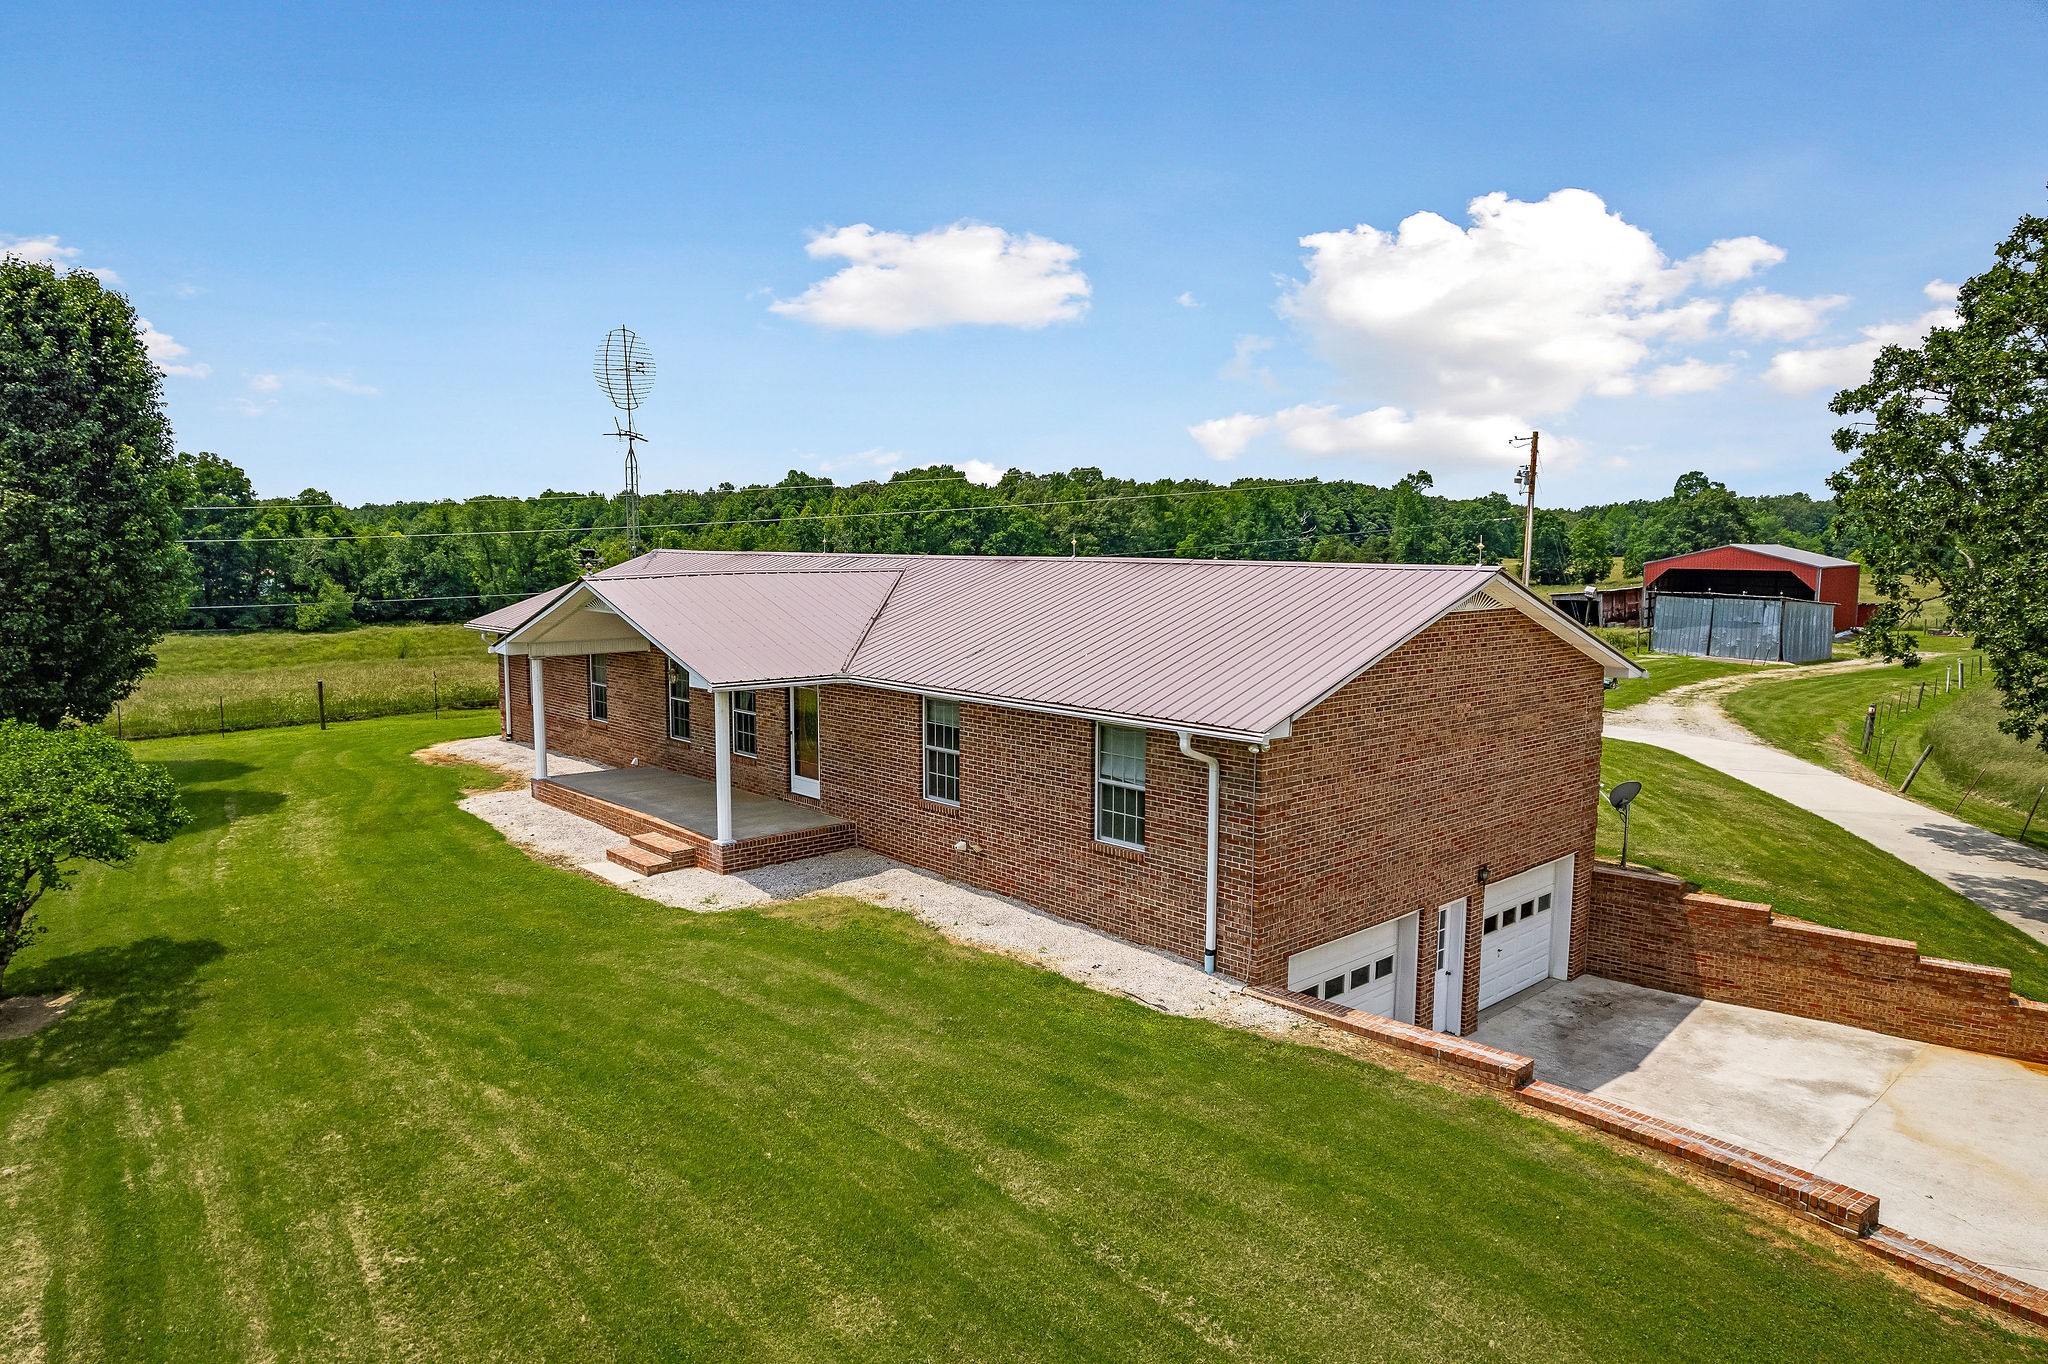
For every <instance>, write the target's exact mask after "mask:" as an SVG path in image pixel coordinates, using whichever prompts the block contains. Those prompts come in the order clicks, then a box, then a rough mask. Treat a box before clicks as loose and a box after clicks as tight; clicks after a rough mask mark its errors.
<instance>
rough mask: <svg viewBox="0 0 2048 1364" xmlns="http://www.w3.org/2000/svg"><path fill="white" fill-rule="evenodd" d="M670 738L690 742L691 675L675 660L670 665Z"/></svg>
mask: <svg viewBox="0 0 2048 1364" xmlns="http://www.w3.org/2000/svg"><path fill="white" fill-rule="evenodd" d="M668 737H669V738H671V739H679V740H681V741H682V742H683V743H688V742H690V673H689V670H688V669H687V668H681V667H678V666H676V664H675V663H674V661H673V660H671V661H670V663H669V665H668Z"/></svg>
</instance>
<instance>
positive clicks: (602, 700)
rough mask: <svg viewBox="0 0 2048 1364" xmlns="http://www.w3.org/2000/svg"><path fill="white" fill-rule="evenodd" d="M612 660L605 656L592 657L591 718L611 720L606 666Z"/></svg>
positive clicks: (594, 655)
mask: <svg viewBox="0 0 2048 1364" xmlns="http://www.w3.org/2000/svg"><path fill="white" fill-rule="evenodd" d="M610 661H611V660H610V659H608V658H607V657H605V655H603V654H592V655H591V656H590V718H591V719H593V720H608V719H610V718H611V698H610V696H609V694H608V690H609V689H608V688H607V687H606V686H605V680H604V679H605V673H606V671H607V668H606V666H605V665H606V664H608V663H609V662H610Z"/></svg>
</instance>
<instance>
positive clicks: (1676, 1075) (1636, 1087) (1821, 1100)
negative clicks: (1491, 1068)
mask: <svg viewBox="0 0 2048 1364" xmlns="http://www.w3.org/2000/svg"><path fill="white" fill-rule="evenodd" d="M1474 1037H1475V1038H1476V1039H1477V1040H1479V1041H1481V1042H1486V1043H1490V1044H1492V1045H1493V1046H1497V1047H1505V1048H1507V1049H1508V1050H1510V1051H1515V1052H1519V1053H1521V1054H1522V1055H1524V1056H1528V1057H1533V1058H1534V1059H1535V1061H1536V1073H1537V1075H1538V1076H1540V1077H1541V1078H1543V1079H1546V1080H1555V1081H1557V1082H1559V1083H1561V1084H1568V1085H1572V1086H1575V1087H1577V1088H1579V1089H1583V1090H1586V1091H1588V1092H1590V1093H1594V1094H1598V1095H1600V1096H1601V1097H1602V1098H1606V1099H1612V1100H1614V1101H1615V1102H1616V1103H1620V1104H1625V1105H1627V1106H1628V1107H1630V1108H1634V1109H1637V1110H1638V1111H1640V1112H1644V1113H1649V1114H1652V1115H1654V1116H1657V1117H1661V1118H1668V1119H1670V1120H1671V1121H1673V1122H1678V1123H1683V1124H1684V1125H1686V1126H1687V1127H1692V1128H1696V1129H1698V1130H1699V1131H1702V1132H1707V1133H1711V1134H1712V1135H1714V1136H1718V1137H1725V1138H1727V1139H1729V1140H1731V1141H1736V1142H1740V1143H1741V1144H1742V1145H1744V1146H1747V1147H1749V1148H1751V1149H1752V1150H1755V1151H1760V1152H1762V1153H1763V1154H1765V1155H1768V1156H1775V1157H1777V1158H1778V1159H1780V1160H1785V1161H1790V1162H1791V1163H1792V1164H1794V1165H1797V1166H1800V1167H1801V1168H1803V1169H1807V1170H1812V1171H1814V1172H1815V1173H1818V1174H1823V1175H1826V1176H1827V1177H1828V1178H1830V1179H1833V1180H1837V1181H1839V1182H1841V1183H1843V1184H1848V1185H1852V1186H1854V1187H1856V1188H1859V1189H1865V1190H1868V1191H1869V1192H1871V1193H1874V1194H1876V1195H1877V1196H1878V1198H1879V1200H1880V1203H1881V1208H1880V1213H1881V1215H1882V1217H1883V1219H1884V1222H1885V1224H1886V1225H1887V1226H1891V1227H1895V1228H1897V1229H1898V1230H1900V1231H1902V1232H1905V1233H1906V1234H1907V1235H1909V1236H1917V1237H1919V1238H1921V1239H1922V1240H1926V1241H1932V1242H1934V1243H1935V1244H1937V1245H1941V1246H1946V1247H1948V1248H1949V1249H1951V1250H1954V1251H1957V1252H1959V1253H1960V1254H1963V1255H1967V1256H1969V1257H1970V1258H1971V1259H1974V1260H1977V1261H1979V1262H1981V1263H1983V1264H1987V1265H1990V1266H1991V1267H1992V1268H1994V1269H1998V1270H2001V1271H2003V1272H2004V1273H2007V1274H2010V1275H2012V1276H2013V1277H2014V1278H2018V1279H2025V1280H2027V1281H2028V1282H2029V1283H2036V1284H2040V1285H2042V1286H2044V1287H2048V1123H2044V1122H2043V1121H2042V1115H2043V1114H2048V1067H2040V1066H2029V1065H2025V1064H2023V1063H2021V1062H2018V1061H2007V1060H2002V1059H2000V1058H1997V1057H1990V1056H1980V1055H1978V1054H1977V1053H1975V1052H1967V1051H1956V1050H1954V1049H1952V1048H1949V1047H1937V1046H1931V1045H1929V1044H1927V1043H1922V1042H1909V1041H1906V1040H1904V1039H1902V1038H1897V1037H1888V1036H1886V1035H1884V1034H1883V1033H1874V1032H1865V1031H1864V1030H1862V1029H1860V1028H1847V1027H1843V1026H1842V1025H1840V1024H1837V1023H1821V1022H1816V1021H1814V1020H1812V1019H1805V1018H1794V1017H1792V1016H1791V1015H1789V1014H1780V1013H1771V1012H1769V1011H1767V1010H1763V1009H1746V1008H1742V1007H1740V1006H1738V1005H1733V1004H1716V1003H1713V1002H1710V1001H1708V1000H1701V999H1694V998H1692V997H1690V996H1687V995H1673V994H1666V993H1664V992H1663V991H1660V990H1645V989H1642V988H1640V987H1639V986H1634V985H1624V984H1621V983H1620V982H1618V981H1611V980H1606V979H1603V978H1601V977H1599V976H1581V977H1579V978H1578V979H1577V980H1571V981H1552V982H1549V983H1548V984H1547V985H1542V986H1537V987H1536V988H1534V989H1531V990H1527V991H1524V992H1523V993H1522V994H1520V995H1517V996H1515V997H1514V998H1512V999H1509V1000H1507V1001H1504V1002H1503V1003H1501V1004H1498V1005H1496V1006H1494V1007H1493V1008H1491V1009H1489V1010H1487V1011H1486V1012H1485V1013H1482V1014H1481V1015H1480V1016H1479V1029H1478V1031H1477V1032H1476V1033H1475V1034H1474Z"/></svg>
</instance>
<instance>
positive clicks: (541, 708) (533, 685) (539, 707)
mask: <svg viewBox="0 0 2048 1364" xmlns="http://www.w3.org/2000/svg"><path fill="white" fill-rule="evenodd" d="M526 681H527V688H528V690H529V691H531V692H532V693H533V779H534V780H535V781H546V780H547V779H548V710H547V704H546V701H545V700H544V699H543V697H542V696H541V686H540V655H539V654H528V655H527V656H526Z"/></svg>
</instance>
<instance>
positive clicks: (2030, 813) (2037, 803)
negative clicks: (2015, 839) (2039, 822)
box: [2020, 786, 2048, 838]
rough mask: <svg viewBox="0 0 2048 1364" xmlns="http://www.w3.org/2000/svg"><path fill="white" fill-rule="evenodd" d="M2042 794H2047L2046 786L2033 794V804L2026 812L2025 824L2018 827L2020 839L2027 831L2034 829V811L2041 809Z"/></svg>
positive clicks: (2047, 788)
mask: <svg viewBox="0 0 2048 1364" xmlns="http://www.w3.org/2000/svg"><path fill="white" fill-rule="evenodd" d="M2043 792H2048V786H2043V787H2042V788H2041V790H2040V791H2036V792H2034V803H2033V805H2032V806H2030V807H2029V808H2028V810H2027V822H2026V823H2025V824H2022V825H2020V837H2021V838H2025V837H2026V836H2027V830H2029V829H2031V828H2033V827H2034V811H2035V810H2038V809H2040V808H2041V795H2042V793H2043Z"/></svg>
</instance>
